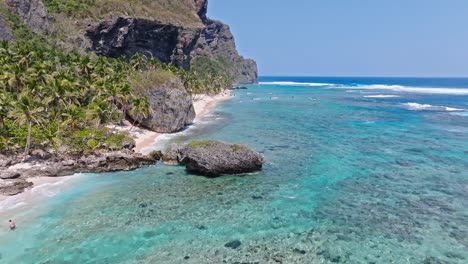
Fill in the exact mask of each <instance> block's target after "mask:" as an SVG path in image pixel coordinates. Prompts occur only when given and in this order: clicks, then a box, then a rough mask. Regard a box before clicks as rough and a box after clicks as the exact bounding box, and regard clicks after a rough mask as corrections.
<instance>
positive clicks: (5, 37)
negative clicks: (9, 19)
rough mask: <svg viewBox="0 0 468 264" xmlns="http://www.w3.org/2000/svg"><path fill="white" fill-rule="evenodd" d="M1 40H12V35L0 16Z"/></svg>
mask: <svg viewBox="0 0 468 264" xmlns="http://www.w3.org/2000/svg"><path fill="white" fill-rule="evenodd" d="M2 40H8V41H12V40H14V37H13V32H12V31H11V29H10V27H8V25H7V24H6V23H5V21H4V20H3V18H1V17H0V41H2Z"/></svg>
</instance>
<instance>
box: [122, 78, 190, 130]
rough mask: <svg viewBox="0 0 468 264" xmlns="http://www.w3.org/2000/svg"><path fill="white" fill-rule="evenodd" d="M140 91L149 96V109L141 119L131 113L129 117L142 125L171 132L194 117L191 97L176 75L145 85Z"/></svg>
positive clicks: (186, 124)
mask: <svg viewBox="0 0 468 264" xmlns="http://www.w3.org/2000/svg"><path fill="white" fill-rule="evenodd" d="M142 92H143V93H144V95H145V96H148V98H149V103H150V106H151V111H150V113H149V115H148V116H147V117H146V118H143V119H139V118H138V117H135V116H132V113H130V117H131V118H132V119H136V120H137V121H139V123H140V124H141V125H143V126H144V127H147V128H149V129H151V130H153V131H155V132H158V133H173V132H177V131H180V130H181V129H183V128H184V127H186V126H188V125H190V124H191V123H192V122H193V120H194V119H195V109H194V107H193V103H192V97H191V96H190V95H189V94H188V93H187V91H186V90H185V88H184V85H183V83H182V81H181V80H180V79H178V78H177V77H173V78H170V79H168V80H167V81H165V82H164V83H163V84H158V85H153V86H152V87H147V88H145V89H144V91H142Z"/></svg>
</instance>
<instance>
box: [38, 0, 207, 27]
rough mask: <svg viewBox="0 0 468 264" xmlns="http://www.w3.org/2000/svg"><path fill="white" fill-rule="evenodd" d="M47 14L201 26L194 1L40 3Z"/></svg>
mask: <svg viewBox="0 0 468 264" xmlns="http://www.w3.org/2000/svg"><path fill="white" fill-rule="evenodd" d="M43 1H44V4H45V5H46V8H47V11H48V12H49V13H50V14H52V15H55V14H64V15H66V16H72V17H74V18H81V19H90V20H101V19H102V18H106V17H108V16H109V15H114V16H120V15H123V16H134V17H141V18H154V17H157V18H158V19H160V20H161V21H163V22H168V23H172V24H179V25H189V26H193V27H199V26H201V20H200V18H199V17H198V15H197V13H196V10H195V2H194V1H193V0H177V1H174V0H136V1H124V0H43Z"/></svg>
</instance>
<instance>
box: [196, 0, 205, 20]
mask: <svg viewBox="0 0 468 264" xmlns="http://www.w3.org/2000/svg"><path fill="white" fill-rule="evenodd" d="M195 8H196V11H197V14H198V16H199V17H200V19H201V20H202V22H203V23H205V22H206V21H207V19H208V18H207V17H206V13H207V12H208V0H195Z"/></svg>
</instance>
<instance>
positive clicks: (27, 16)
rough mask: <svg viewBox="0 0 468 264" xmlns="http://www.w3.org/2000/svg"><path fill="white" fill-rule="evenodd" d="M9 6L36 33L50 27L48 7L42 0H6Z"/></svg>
mask: <svg viewBox="0 0 468 264" xmlns="http://www.w3.org/2000/svg"><path fill="white" fill-rule="evenodd" d="M6 4H7V5H8V8H9V9H10V10H11V11H12V12H13V13H15V14H17V15H18V16H19V17H20V18H21V20H23V22H24V23H25V24H26V25H28V26H29V27H30V28H31V30H32V31H33V32H35V33H43V32H45V31H47V28H48V27H49V19H48V18H47V12H46V8H45V6H44V3H43V2H42V1H41V0H6Z"/></svg>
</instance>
